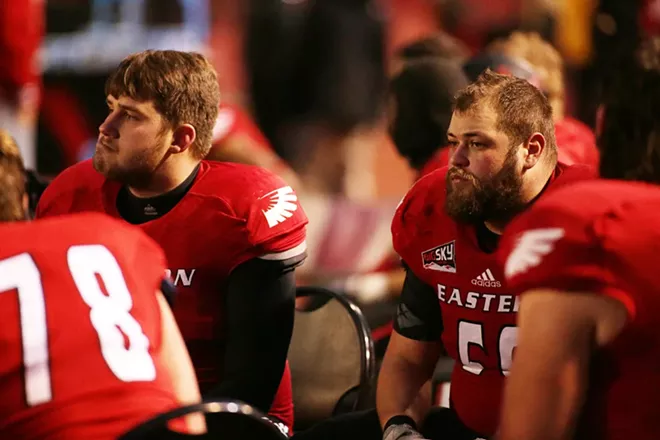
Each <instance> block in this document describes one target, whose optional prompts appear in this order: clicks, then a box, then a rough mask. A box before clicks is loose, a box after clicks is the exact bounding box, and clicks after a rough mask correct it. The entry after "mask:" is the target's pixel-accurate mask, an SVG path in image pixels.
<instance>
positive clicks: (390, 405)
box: [376, 332, 442, 426]
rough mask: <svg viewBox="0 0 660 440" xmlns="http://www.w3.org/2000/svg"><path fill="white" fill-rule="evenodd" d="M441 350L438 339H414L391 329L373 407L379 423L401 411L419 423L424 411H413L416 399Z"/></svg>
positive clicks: (382, 423)
mask: <svg viewBox="0 0 660 440" xmlns="http://www.w3.org/2000/svg"><path fill="white" fill-rule="evenodd" d="M441 353H442V344H441V343H440V342H439V341H436V342H424V341H415V340H414V339H408V338H406V337H405V336H402V335H400V334H398V333H397V332H392V337H391V339H390V343H389V346H388V347H387V353H386V354H385V358H384V360H383V365H382V367H381V370H380V375H379V377H378V394H377V402H376V407H377V408H378V417H379V419H380V422H381V425H382V426H385V424H386V423H387V422H388V421H389V420H390V419H391V418H392V417H394V416H397V415H404V414H405V415H407V416H409V417H411V418H412V419H413V420H414V421H415V423H417V424H419V423H421V421H422V420H423V418H424V416H425V414H421V413H420V412H419V411H417V410H416V409H417V408H415V403H416V398H417V395H418V394H419V392H420V389H421V388H422V386H423V385H424V384H425V383H426V382H427V381H428V380H429V379H430V378H431V376H432V375H433V371H434V369H435V366H436V364H437V362H438V359H439V358H440V354H441Z"/></svg>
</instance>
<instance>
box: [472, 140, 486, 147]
mask: <svg viewBox="0 0 660 440" xmlns="http://www.w3.org/2000/svg"><path fill="white" fill-rule="evenodd" d="M470 146H471V147H473V148H483V147H485V146H486V144H483V143H481V142H477V141H470Z"/></svg>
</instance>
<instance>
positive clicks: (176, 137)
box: [170, 124, 197, 154]
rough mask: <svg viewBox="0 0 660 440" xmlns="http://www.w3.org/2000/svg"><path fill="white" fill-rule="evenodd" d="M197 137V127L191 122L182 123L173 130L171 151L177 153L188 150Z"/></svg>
mask: <svg viewBox="0 0 660 440" xmlns="http://www.w3.org/2000/svg"><path fill="white" fill-rule="evenodd" d="M196 137H197V132H196V131H195V127H193V126H192V125H190V124H181V125H179V126H178V127H177V128H175V129H174V131H173V132H172V143H171V144H170V153H172V154H177V153H182V152H184V151H186V150H187V149H188V148H190V147H191V146H192V144H193V143H194V142H195V138H196Z"/></svg>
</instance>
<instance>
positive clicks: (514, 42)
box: [486, 32, 598, 168]
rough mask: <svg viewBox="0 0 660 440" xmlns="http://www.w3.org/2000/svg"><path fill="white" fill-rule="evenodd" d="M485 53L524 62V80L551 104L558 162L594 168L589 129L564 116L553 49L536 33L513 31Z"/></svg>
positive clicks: (559, 73) (558, 65)
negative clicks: (527, 70)
mask: <svg viewBox="0 0 660 440" xmlns="http://www.w3.org/2000/svg"><path fill="white" fill-rule="evenodd" d="M486 54H487V55H490V56H493V57H495V56H497V55H500V56H502V55H503V56H504V57H506V59H509V60H511V63H512V64H515V63H526V64H527V65H528V66H529V67H530V68H531V71H530V72H529V75H530V77H529V78H525V79H528V80H531V82H533V83H536V85H537V86H538V87H539V88H540V89H541V90H542V91H543V93H544V94H545V95H546V96H547V97H548V100H549V101H550V105H552V112H553V117H554V120H555V131H556V133H555V134H556V136H557V145H558V146H559V160H560V161H561V162H562V163H565V164H567V165H572V164H574V163H580V164H586V165H591V166H593V167H594V168H598V149H597V147H596V139H595V137H594V134H593V130H592V129H590V128H589V127H588V126H587V125H586V124H584V123H582V122H580V121H578V120H577V119H575V118H573V117H571V116H570V115H568V114H567V109H566V107H567V102H566V101H567V99H568V98H569V97H568V96H567V95H568V93H567V90H566V84H565V81H564V62H563V60H562V58H561V55H560V54H559V52H558V51H557V49H555V48H554V47H553V46H552V45H551V44H550V43H549V42H547V41H544V40H543V39H542V38H541V36H540V35H539V34H537V33H524V32H514V33H513V34H511V35H510V36H508V37H506V38H501V39H498V40H495V41H494V42H492V43H491V44H489V45H488V46H487V47H486ZM488 67H493V68H494V70H496V71H498V70H500V71H501V70H502V69H507V68H508V67H507V66H506V64H505V63H501V62H500V63H498V62H497V61H495V62H493V63H492V64H491V66H488ZM525 67H526V66H525ZM511 74H513V75H515V76H521V77H524V76H525V75H524V74H523V75H517V74H516V72H515V71H513V69H512V71H511Z"/></svg>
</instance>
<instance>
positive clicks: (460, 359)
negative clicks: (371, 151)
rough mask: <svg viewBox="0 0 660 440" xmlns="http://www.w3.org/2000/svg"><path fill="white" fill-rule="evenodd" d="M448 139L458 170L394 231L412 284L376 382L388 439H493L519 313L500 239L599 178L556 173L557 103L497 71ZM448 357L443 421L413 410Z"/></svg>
mask: <svg viewBox="0 0 660 440" xmlns="http://www.w3.org/2000/svg"><path fill="white" fill-rule="evenodd" d="M447 137H448V139H449V144H450V148H451V150H450V152H451V158H450V165H449V167H448V168H442V169H439V170H437V171H435V172H433V173H431V174H429V175H427V176H425V177H423V178H422V179H420V180H419V181H418V182H417V183H416V184H415V185H414V186H413V187H412V188H411V189H410V191H409V192H408V194H407V195H406V197H405V198H404V199H403V201H402V202H401V204H400V205H399V207H398V209H397V212H396V214H395V217H394V220H393V222H392V237H393V242H394V248H395V249H396V251H397V253H398V254H399V255H400V256H401V258H402V260H403V262H404V264H405V266H406V268H407V276H406V281H405V283H404V287H403V291H402V294H401V299H400V304H399V308H398V313H397V317H396V320H395V326H394V329H395V331H394V333H393V334H392V339H391V341H390V345H389V347H388V350H387V353H386V355H385V359H384V361H383V366H382V369H381V372H380V377H379V382H378V396H377V409H378V415H379V418H380V422H381V424H382V426H383V429H384V438H385V439H387V440H391V439H392V440H393V439H398V440H401V439H408V438H410V439H412V438H421V434H419V433H418V432H417V428H416V426H418V424H419V426H420V427H421V431H422V432H423V433H424V435H426V436H428V437H430V438H443V436H447V438H475V437H489V436H492V435H493V434H495V430H496V427H497V420H498V414H499V407H500V400H501V396H502V388H503V384H504V379H505V377H506V375H507V374H508V370H509V367H510V365H511V358H512V354H513V350H514V348H515V345H516V337H517V329H516V327H515V322H516V312H517V311H518V302H517V300H516V298H515V297H514V296H513V295H512V294H511V292H509V290H508V288H507V286H506V284H505V283H504V274H503V271H502V268H501V267H500V266H499V265H498V263H497V260H496V255H495V250H496V249H497V245H498V240H499V237H500V234H502V231H503V230H504V227H505V226H506V225H507V223H508V222H509V221H510V220H511V219H512V218H513V217H514V216H515V215H517V214H518V213H520V212H521V211H523V210H524V209H525V208H527V207H528V206H529V205H530V204H531V203H533V202H534V201H535V200H536V199H537V198H538V197H539V196H541V195H542V194H543V193H545V192H547V190H549V189H550V188H552V189H553V190H554V189H555V188H556V187H557V186H561V185H563V184H565V183H567V182H571V181H575V180H579V179H584V178H587V177H589V176H590V171H589V169H588V168H585V167H567V166H564V165H561V164H558V163H557V147H556V143H555V135H554V127H553V120H552V108H551V106H550V104H549V103H548V100H547V99H546V97H545V96H543V94H542V93H541V92H540V91H539V90H538V89H537V88H536V87H534V86H533V85H531V84H530V83H529V82H527V81H525V80H522V79H518V78H515V77H512V76H507V75H500V74H496V73H493V72H491V71H489V70H487V71H486V72H485V73H483V74H482V75H481V76H480V77H479V78H478V79H477V81H476V82H475V83H473V84H471V85H469V86H467V87H466V88H464V89H463V90H461V91H460V92H459V93H458V95H457V97H456V100H455V105H454V112H453V115H452V119H451V123H450V125H449V130H448V133H447ZM443 353H447V354H448V355H449V356H450V357H451V358H453V359H454V360H455V365H454V369H453V372H452V376H451V385H452V386H451V396H450V405H451V409H450V410H444V412H443V415H442V420H443V421H444V422H443V423H438V420H439V419H438V417H435V415H436V414H438V413H437V412H432V413H430V414H429V416H427V417H426V420H424V419H425V414H422V413H419V411H418V408H417V407H415V409H417V411H416V410H413V407H411V405H412V404H413V402H414V401H415V398H416V396H417V393H418V392H419V389H420V386H422V385H423V384H424V383H425V382H426V381H427V380H428V379H429V378H430V377H431V376H432V374H433V371H434V368H435V365H436V363H437V361H438V358H439V357H440V356H441V354H443ZM447 411H449V412H447ZM434 419H436V420H434ZM423 421H425V424H424V425H422V422H423Z"/></svg>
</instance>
